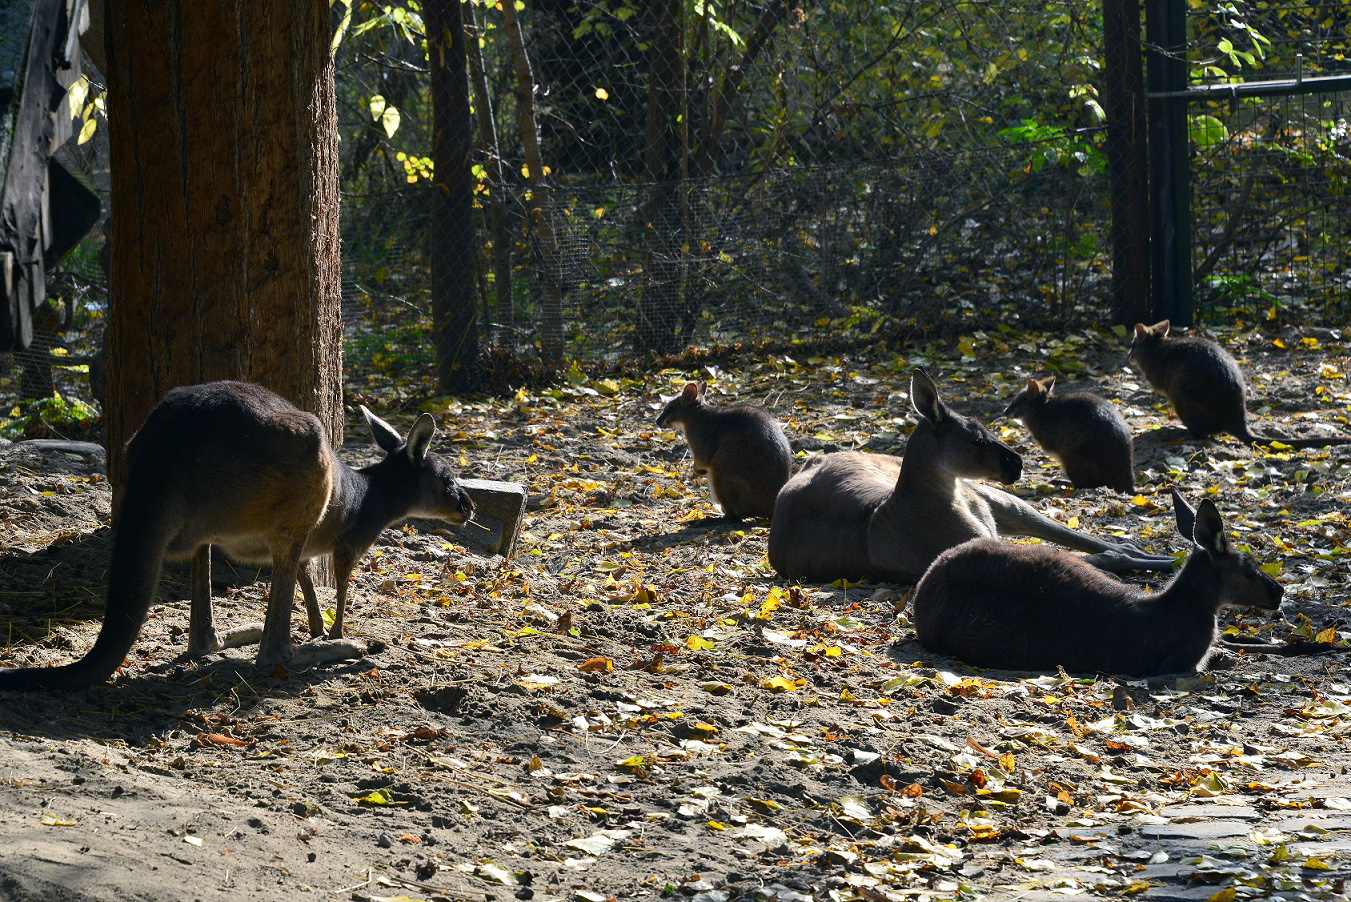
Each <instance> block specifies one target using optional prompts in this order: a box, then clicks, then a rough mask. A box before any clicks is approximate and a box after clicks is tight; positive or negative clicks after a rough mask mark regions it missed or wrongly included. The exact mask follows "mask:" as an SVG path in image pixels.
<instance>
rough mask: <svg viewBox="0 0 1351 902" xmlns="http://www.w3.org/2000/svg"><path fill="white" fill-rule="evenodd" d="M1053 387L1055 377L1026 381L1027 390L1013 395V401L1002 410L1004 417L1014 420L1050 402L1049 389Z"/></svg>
mask: <svg viewBox="0 0 1351 902" xmlns="http://www.w3.org/2000/svg"><path fill="white" fill-rule="evenodd" d="M1054 387H1055V376H1048V377H1047V378H1045V379H1041V380H1037V379H1028V380H1027V388H1024V389H1023V390H1022V391H1020V392H1018V394H1016V395H1014V396H1013V400H1012V401H1010V402H1009V406H1008V407H1005V408H1004V416H1006V417H1008V418H1010V419H1016V418H1018V417H1021V416H1023V415H1024V414H1026V413H1027V412H1028V411H1030V410H1034V409H1036V408H1037V407H1040V406H1042V405H1044V404H1045V403H1046V402H1047V401H1049V400H1051V389H1053V388H1054Z"/></svg>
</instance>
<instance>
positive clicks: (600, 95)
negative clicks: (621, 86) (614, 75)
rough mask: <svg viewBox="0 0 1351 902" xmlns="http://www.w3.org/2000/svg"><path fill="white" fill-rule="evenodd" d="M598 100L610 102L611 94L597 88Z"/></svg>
mask: <svg viewBox="0 0 1351 902" xmlns="http://www.w3.org/2000/svg"><path fill="white" fill-rule="evenodd" d="M596 99H597V100H609V99H610V92H609V91H607V90H605V89H604V88H597V89H596Z"/></svg>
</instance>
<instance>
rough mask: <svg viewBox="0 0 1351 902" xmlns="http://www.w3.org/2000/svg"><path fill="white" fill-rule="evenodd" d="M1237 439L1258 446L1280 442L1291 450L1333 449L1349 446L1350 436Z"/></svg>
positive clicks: (1252, 436)
mask: <svg viewBox="0 0 1351 902" xmlns="http://www.w3.org/2000/svg"><path fill="white" fill-rule="evenodd" d="M1239 438H1241V439H1243V440H1244V441H1246V442H1250V443H1254V444H1258V445H1268V446H1269V445H1272V444H1274V443H1276V442H1280V443H1281V444H1282V445H1286V446H1288V447H1291V448H1335V447H1338V446H1340V445H1351V435H1312V436H1308V437H1306V438H1287V437H1285V436H1283V435H1254V434H1251V433H1250V434H1248V435H1241V436H1239Z"/></svg>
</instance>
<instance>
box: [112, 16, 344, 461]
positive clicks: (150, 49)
mask: <svg viewBox="0 0 1351 902" xmlns="http://www.w3.org/2000/svg"><path fill="white" fill-rule="evenodd" d="M107 26H108V33H107V55H108V60H107V64H108V71H107V72H106V73H105V75H106V77H107V79H108V120H109V139H110V162H111V195H112V204H111V205H112V211H113V213H112V220H111V228H110V236H111V237H110V249H111V264H110V272H109V295H110V307H109V329H108V351H109V359H108V368H109V391H108V394H109V403H108V409H107V411H106V414H105V417H106V422H107V429H108V472H109V477H110V478H111V479H112V481H113V484H114V486H117V485H119V484H120V481H121V477H122V475H123V471H122V453H121V452H122V446H123V444H124V443H125V442H126V440H127V438H128V437H129V436H130V435H131V433H132V432H133V431H135V429H136V427H137V426H139V425H140V423H141V421H142V420H143V419H144V417H145V415H146V413H147V412H148V411H149V409H150V408H151V407H152V406H153V405H154V404H155V402H156V401H157V400H158V399H159V398H160V396H162V395H163V394H164V393H165V392H166V391H167V390H168V389H170V388H172V387H174V386H176V385H182V384H188V383H195V382H203V381H207V380H212V379H222V378H237V379H249V380H252V381H255V382H261V383H263V384H264V385H267V386H268V387H270V388H272V389H274V390H276V391H277V392H279V393H280V394H282V395H283V396H285V397H287V398H289V399H291V400H292V401H294V402H295V403H296V404H298V405H299V406H301V407H303V408H305V409H307V410H310V411H313V412H314V413H316V414H318V416H319V417H320V419H321V420H323V422H324V423H325V425H326V426H327V427H328V429H329V432H330V434H331V436H332V437H333V440H334V442H335V443H338V442H341V439H342V356H341V337H342V336H341V320H340V315H339V314H340V310H339V303H340V284H339V254H338V251H339V246H338V245H339V240H338V181H337V176H338V153H337V150H338V148H337V119H336V107H335V101H334V93H333V60H332V57H331V55H330V53H329V40H330V35H329V4H328V2H327V0H302V2H296V3H289V4H287V5H286V7H285V14H282V13H281V10H280V8H279V7H278V6H277V5H276V4H274V3H269V2H266V0H242V2H240V0H190V2H189V0H109V3H108V15H107Z"/></svg>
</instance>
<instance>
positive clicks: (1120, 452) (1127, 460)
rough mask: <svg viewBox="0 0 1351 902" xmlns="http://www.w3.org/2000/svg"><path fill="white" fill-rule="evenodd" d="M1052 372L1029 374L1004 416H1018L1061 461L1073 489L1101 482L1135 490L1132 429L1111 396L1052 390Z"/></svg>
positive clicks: (1095, 485) (1122, 490) (1116, 487)
mask: <svg viewBox="0 0 1351 902" xmlns="http://www.w3.org/2000/svg"><path fill="white" fill-rule="evenodd" d="M1054 389H1055V376H1051V377H1049V378H1047V379H1029V380H1027V387H1026V388H1024V389H1023V390H1022V391H1020V392H1018V394H1017V395H1015V396H1014V398H1013V400H1012V401H1010V402H1009V406H1008V407H1007V408H1005V410H1004V416H1006V417H1009V418H1010V419H1020V420H1022V421H1023V425H1024V426H1026V427H1027V431H1028V432H1031V433H1032V437H1033V438H1035V439H1036V440H1037V442H1038V444H1040V445H1041V446H1042V447H1043V448H1045V449H1046V451H1047V453H1048V454H1050V455H1052V456H1053V457H1055V458H1056V459H1057V460H1059V461H1060V464H1061V466H1063V467H1064V468H1065V475H1067V476H1069V478H1070V482H1071V483H1073V484H1074V487H1075V488H1076V489H1091V488H1095V487H1097V486H1101V485H1105V486H1107V488H1109V489H1113V490H1115V491H1118V492H1134V491H1135V468H1134V451H1135V448H1134V442H1133V441H1132V440H1131V429H1130V426H1128V425H1127V424H1126V421H1125V419H1124V418H1123V417H1122V416H1121V414H1120V413H1118V412H1117V409H1116V407H1115V406H1114V405H1113V404H1112V402H1111V401H1108V400H1106V399H1104V398H1099V397H1098V396H1097V395H1095V394H1093V393H1092V392H1086V391H1072V392H1061V393H1058V394H1057V393H1056V392H1055V391H1054Z"/></svg>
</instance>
